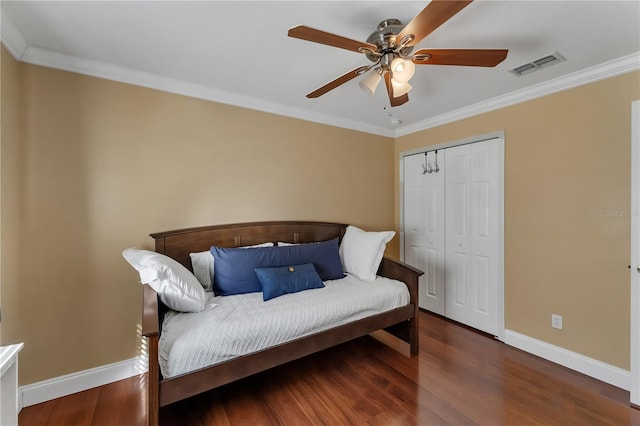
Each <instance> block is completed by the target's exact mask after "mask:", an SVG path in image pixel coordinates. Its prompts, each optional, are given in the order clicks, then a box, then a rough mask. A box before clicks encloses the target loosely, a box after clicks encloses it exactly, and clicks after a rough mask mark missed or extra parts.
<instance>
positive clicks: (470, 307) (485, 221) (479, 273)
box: [444, 140, 502, 335]
mask: <svg viewBox="0 0 640 426" xmlns="http://www.w3.org/2000/svg"><path fill="white" fill-rule="evenodd" d="M445 158H446V161H445V167H444V169H445V216H446V241H445V247H446V250H445V253H446V254H445V264H446V273H445V274H446V275H445V288H446V290H445V291H446V309H445V311H446V316H447V317H449V318H451V319H453V320H456V321H459V322H462V323H464V324H467V325H469V326H471V327H474V328H477V329H479V330H482V331H485V332H487V333H491V334H494V335H496V334H497V333H498V327H499V318H500V315H499V312H498V309H499V306H498V305H499V304H498V300H499V297H498V296H499V295H498V291H499V285H500V281H499V276H500V275H499V270H498V268H499V267H500V265H501V262H500V260H499V257H498V256H499V247H500V238H501V234H500V228H499V227H500V223H501V214H502V207H501V206H502V204H501V199H500V192H499V173H500V170H501V169H500V167H501V166H500V164H499V160H500V158H501V157H500V144H499V141H498V140H490V141H484V142H478V143H473V144H469V145H462V146H457V147H453V148H449V149H447V150H446V152H445Z"/></svg>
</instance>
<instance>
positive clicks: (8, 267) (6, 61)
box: [0, 46, 21, 345]
mask: <svg viewBox="0 0 640 426" xmlns="http://www.w3.org/2000/svg"><path fill="white" fill-rule="evenodd" d="M1 55H2V56H1V57H0V65H1V67H0V68H1V71H0V74H1V77H0V91H1V93H2V96H1V97H0V122H1V127H2V130H1V132H0V253H1V254H2V255H1V256H0V294H1V295H2V298H1V299H0V308H1V309H2V328H1V329H0V331H1V333H0V345H4V344H7V343H15V342H17V341H19V339H20V338H19V336H18V335H16V334H15V329H14V328H11V327H5V326H4V325H5V324H7V323H14V322H17V321H18V317H19V311H18V297H19V292H18V283H19V268H18V263H19V259H20V257H19V250H20V233H19V230H20V226H19V220H20V188H21V185H20V178H19V177H20V173H21V163H20V159H19V157H20V143H19V141H20V126H19V111H18V106H19V104H20V102H19V99H20V91H19V82H20V79H19V65H18V62H16V61H15V60H14V59H13V57H12V56H11V54H10V53H9V52H8V51H7V50H6V49H5V48H4V46H2V52H1Z"/></svg>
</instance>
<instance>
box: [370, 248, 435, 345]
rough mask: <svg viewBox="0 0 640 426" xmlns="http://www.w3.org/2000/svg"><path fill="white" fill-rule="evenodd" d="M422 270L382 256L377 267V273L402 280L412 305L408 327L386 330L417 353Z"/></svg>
mask: <svg viewBox="0 0 640 426" xmlns="http://www.w3.org/2000/svg"><path fill="white" fill-rule="evenodd" d="M423 273H424V272H422V271H421V270H419V269H417V268H414V267H413V266H411V265H407V264H406V263H403V262H400V261H397V260H392V259H389V258H386V257H385V258H383V259H382V262H381V263H380V267H379V268H378V275H380V276H382V277H386V278H391V279H394V280H398V281H402V282H403V283H405V284H406V285H407V289H408V290H409V301H410V303H411V304H412V305H413V319H411V320H410V321H409V325H408V327H402V326H400V327H393V328H392V329H387V331H389V332H391V333H392V334H395V335H396V336H398V337H400V338H401V339H403V340H405V341H406V342H408V343H409V344H410V345H411V353H412V354H413V355H417V354H418V279H419V278H420V275H422V274H423Z"/></svg>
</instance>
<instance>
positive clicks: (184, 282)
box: [122, 248, 206, 312]
mask: <svg viewBox="0 0 640 426" xmlns="http://www.w3.org/2000/svg"><path fill="white" fill-rule="evenodd" d="M122 256H123V257H124V258H125V259H126V260H127V262H129V264H131V266H133V267H134V268H135V269H136V270H137V271H138V273H139V274H140V281H142V283H144V284H149V285H150V286H151V288H153V289H154V290H155V291H156V292H157V293H158V296H160V300H162V303H164V304H165V305H167V306H168V307H169V308H171V309H173V310H174V311H181V312H200V311H201V310H202V309H203V308H204V305H205V301H206V297H205V294H204V290H203V289H202V286H201V285H200V283H199V282H198V280H197V278H196V277H195V276H194V275H193V274H192V273H191V272H189V270H188V269H187V268H185V267H184V266H182V265H181V264H180V263H178V262H177V261H175V260H173V259H172V258H170V257H168V256H165V255H163V254H160V253H156V252H155V251H149V250H137V249H134V248H129V249H126V250H124V251H123V252H122Z"/></svg>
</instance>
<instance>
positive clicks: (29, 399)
mask: <svg viewBox="0 0 640 426" xmlns="http://www.w3.org/2000/svg"><path fill="white" fill-rule="evenodd" d="M504 342H505V343H506V344H507V345H510V346H513V347H516V348H518V349H521V350H523V351H525V352H529V353H531V354H533V355H537V356H539V357H541V358H544V359H546V360H548V361H551V362H555V363H556V364H560V365H562V366H564V367H567V368H570V369H572V370H575V371H578V372H580V373H582V374H585V375H587V376H590V377H593V378H595V379H598V380H601V381H603V382H605V383H609V384H611V385H613V386H617V387H619V388H621V389H625V390H629V389H630V388H631V373H630V372H629V370H624V369H622V368H619V367H615V366H613V365H610V364H606V363H604V362H601V361H598V360H595V359H593V358H589V357H586V356H584V355H581V354H579V353H576V352H572V351H569V350H567V349H563V348H561V347H559V346H554V345H552V344H550V343H547V342H543V341H541V340H537V339H534V338H533V337H529V336H525V335H524V334H520V333H518V332H515V331H513V330H505V339H504ZM147 365H148V364H147V359H146V357H138V358H131V359H128V360H124V361H120V362H116V363H113V364H108V365H103V366H101V367H96V368H92V369H89V370H84V371H79V372H77V373H72V374H67V375H64V376H60V377H54V378H53V379H49V380H44V381H42V382H38V383H33V384H31V385H26V386H22V387H21V388H20V391H19V393H18V398H19V401H20V402H19V404H20V405H19V409H22V407H29V406H31V405H35V404H39V403H41V402H45V401H49V400H52V399H55V398H60V397H63V396H66V395H71V394H72V393H76V392H81V391H84V390H87V389H91V388H95V387H98V386H102V385H106V384H108V383H113V382H116V381H118V380H123V379H127V378H129V377H133V376H136V375H138V374H142V373H145V372H146V369H147Z"/></svg>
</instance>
